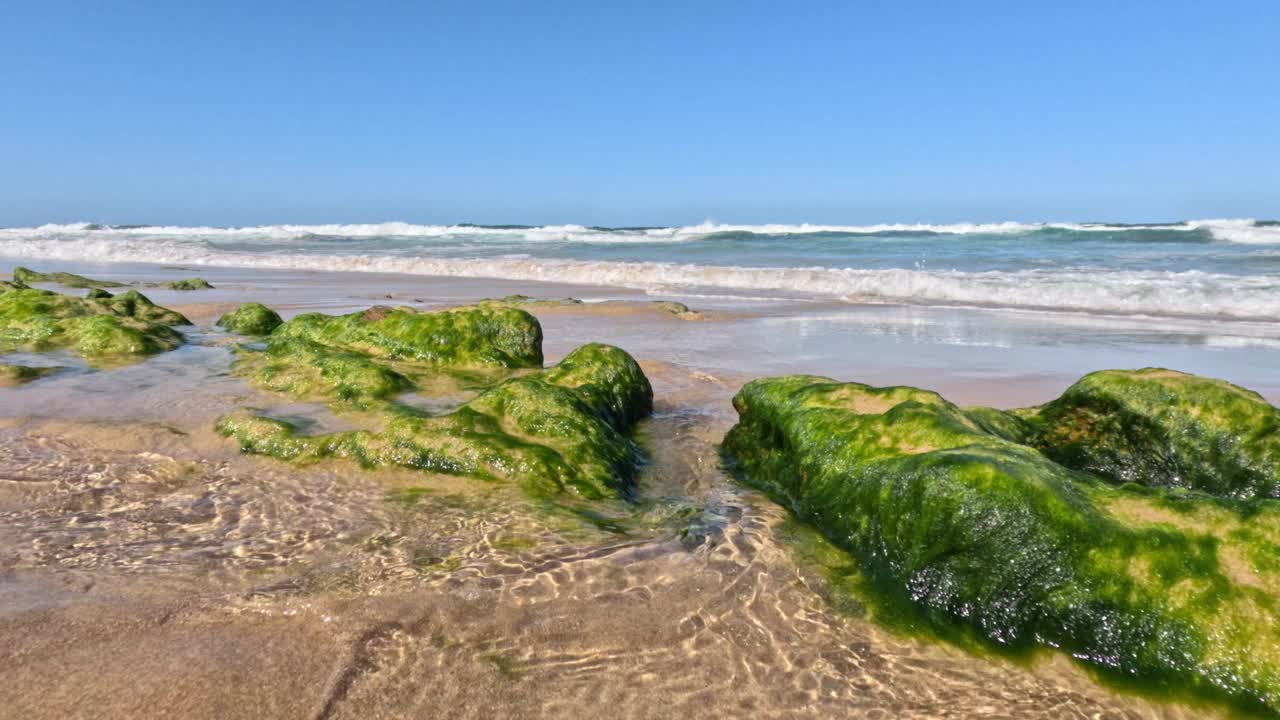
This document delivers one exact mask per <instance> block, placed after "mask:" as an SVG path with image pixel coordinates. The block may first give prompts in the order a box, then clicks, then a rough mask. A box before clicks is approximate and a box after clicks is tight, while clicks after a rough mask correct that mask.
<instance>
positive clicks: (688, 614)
mask: <svg viewBox="0 0 1280 720" xmlns="http://www.w3.org/2000/svg"><path fill="white" fill-rule="evenodd" d="M46 265H47V266H48V267H50V268H54V269H59V270H70V271H74V272H79V273H83V274H86V275H90V276H93V277H102V278H106V279H115V280H121V281H125V282H130V283H139V284H146V283H151V282H159V281H163V280H170V279H175V278H178V277H189V276H191V275H192V274H194V273H193V272H192V270H191V269H189V268H174V267H160V266H143V265H111V266H89V265H74V264H53V263H46ZM199 274H200V276H201V277H204V278H207V279H208V280H209V281H210V282H211V283H212V284H213V285H214V286H215V288H216V289H215V290H208V291H198V292H178V291H169V290H163V289H158V288H157V289H151V288H146V287H142V289H143V290H144V292H146V293H147V294H148V295H149V296H150V297H151V298H152V299H153V300H155V301H156V302H158V303H160V304H163V305H166V306H169V307H171V308H173V309H176V310H179V311H181V312H183V313H185V314H186V315H187V316H188V317H189V318H190V319H191V320H192V321H193V322H194V323H195V324H196V325H197V326H198V328H199V329H198V330H196V331H194V332H190V333H189V337H188V339H189V342H188V343H187V344H186V345H183V346H182V347H181V348H179V349H177V350H175V351H172V352H169V353H164V354H161V355H157V356H155V357H153V358H151V359H149V360H147V361H145V362H142V363H139V364H135V365H129V366H126V367H120V368H114V369H105V370H92V369H90V368H88V367H87V366H84V365H83V363H82V362H81V363H77V361H76V360H75V359H74V358H71V357H69V356H63V355H59V354H57V353H55V354H52V356H49V355H46V356H43V357H44V359H43V360H42V361H44V362H55V361H56V362H58V363H59V364H67V365H69V366H70V369H68V370H66V371H63V372H61V373H58V374H56V375H54V376H51V377H48V378H45V379H42V380H40V381H38V382H34V383H29V384H25V385H22V386H20V387H16V388H7V389H0V417H2V420H0V443H2V445H3V448H4V450H5V452H3V453H0V548H4V551H3V555H0V600H2V601H0V638H3V642H0V707H4V708H7V710H6V711H5V712H6V714H8V715H9V716H11V717H15V718H16V717H23V718H44V717H47V718H55V717H56V718H66V717H86V718H88V717H97V718H106V717H119V718H124V717H139V716H158V715H166V716H172V717H209V718H214V717H216V718H231V717H264V716H271V717H282V718H285V717H297V718H343V717H405V716H420V717H431V716H435V717H441V716H449V717H493V716H498V717H547V716H552V715H554V716H558V717H595V716H598V715H599V714H600V713H602V712H607V713H609V714H610V715H612V716H616V717H628V718H658V717H672V716H676V715H678V716H683V717H718V716H723V714H724V713H725V712H728V711H733V712H749V713H752V714H754V715H758V716H761V717H779V718H781V717H831V716H857V717H912V718H945V717H971V716H973V715H975V714H981V715H983V716H986V717H1018V718H1030V717H1043V718H1065V717H1078V718H1093V717H1109V718H1110V717H1117V718H1119V717H1127V718H1183V717H1188V718H1189V717H1206V716H1211V715H1213V714H1216V713H1217V711H1213V710H1206V709H1205V708H1194V709H1192V708H1187V707H1184V706H1180V705H1178V704H1172V703H1168V702H1154V701H1152V700H1150V699H1145V698H1143V697H1140V696H1136V695H1133V694H1128V693H1118V692H1116V691H1114V690H1112V689H1109V688H1108V687H1106V686H1104V685H1100V684H1098V683H1097V682H1095V681H1094V680H1093V679H1092V678H1091V677H1090V676H1089V674H1088V673H1087V672H1086V671H1084V670H1083V669H1081V668H1080V667H1078V666H1075V665H1073V664H1072V663H1070V662H1068V661H1066V660H1064V659H1062V658H1060V657H1053V656H1049V655H1046V656H1045V657H1042V658H1040V659H1039V660H1037V661H1035V662H1032V663H1030V664H1029V665H1028V664H1027V663H1024V662H1021V661H1019V662H1014V661H1012V660H1009V659H1003V658H1000V657H997V656H992V655H990V654H981V653H980V654H978V655H974V654H971V653H968V652H966V651H964V650H961V649H959V648H956V647H952V646H948V645H946V644H938V643H935V642H929V641H926V640H923V639H920V638H916V637H912V636H910V635H902V634H900V633H897V632H894V631H890V630H887V629H885V628H882V627H880V626H878V625H877V624H875V623H872V622H870V621H869V620H868V619H867V618H866V617H865V616H863V615H862V614H860V612H859V611H858V609H857V604H856V601H853V600H850V599H849V598H848V597H847V596H845V595H842V594H841V592H840V591H839V589H838V588H835V587H832V586H831V585H830V583H829V582H828V575H827V574H826V570H827V569H829V568H825V567H824V565H823V564H822V562H820V561H818V560H815V556H814V555H813V554H812V553H809V554H806V552H804V550H803V548H804V547H805V544H804V543H798V542H797V541H796V540H795V533H796V532H797V530H796V526H795V521H794V520H790V519H789V518H788V513H787V512H786V510H784V509H783V508H782V507H780V506H778V505H777V504H775V503H773V502H771V501H769V500H768V499H766V498H765V497H764V496H762V495H760V494H759V493H757V492H754V491H752V490H749V489H746V488H744V487H742V486H741V485H739V484H737V483H736V482H734V481H733V480H732V479H731V478H729V477H728V476H726V474H725V472H724V470H723V469H722V467H721V461H720V456H719V450H718V443H719V442H720V439H721V438H722V437H723V435H724V433H725V431H726V430H727V429H728V428H729V427H730V426H731V425H732V424H733V423H734V421H735V419H736V417H735V413H734V411H733V408H732V406H731V405H730V399H731V398H732V396H733V394H734V393H735V392H736V391H737V390H738V389H739V387H741V385H742V384H743V383H744V382H745V381H746V380H748V379H750V378H753V377H759V376H764V375H774V374H780V373H816V374H824V375H830V376H833V377H837V378H840V379H857V380H860V381H863V382H869V383H872V384H878V385H885V384H898V383H910V384H913V385H918V386H923V387H928V388H931V389H935V390H938V391H939V392H942V393H943V394H944V395H946V396H947V397H949V398H952V399H954V400H955V401H956V402H959V403H963V404H979V403H980V404H985V405H993V406H997V407H1005V408H1009V407H1019V406H1025V405H1030V404H1035V403H1040V402H1044V401H1046V400H1048V399H1050V398H1052V397H1054V396H1056V395H1057V394H1058V393H1060V392H1061V391H1062V390H1063V389H1064V388H1065V387H1066V386H1067V385H1068V384H1070V383H1071V382H1072V381H1073V380H1074V379H1075V378H1077V377H1078V376H1079V375H1081V374H1083V372H1085V371H1086V370H1091V369H1096V368H1097V367H1141V366H1147V365H1168V366H1174V367H1179V368H1181V369H1188V370H1191V371H1194V372H1200V373H1205V374H1209V375H1214V376H1218V377H1224V378H1227V379H1230V380H1232V381H1235V382H1238V383H1240V384H1243V385H1246V386H1249V387H1253V388H1256V389H1258V390H1259V391H1261V392H1263V393H1264V394H1265V395H1266V396H1267V397H1269V398H1271V399H1272V400H1273V401H1274V400H1275V399H1276V398H1277V397H1280V385H1277V384H1275V383H1276V378H1275V376H1274V373H1272V372H1271V369H1272V368H1274V367H1276V366H1277V363H1276V360H1277V359H1280V356H1278V355H1277V346H1280V343H1278V342H1277V341H1276V340H1275V339H1274V338H1272V337H1270V336H1269V335H1268V333H1269V332H1270V329H1269V328H1253V327H1249V326H1241V327H1237V328H1223V327H1220V326H1212V325H1208V324H1203V323H1200V324H1198V323H1192V322H1187V323H1184V324H1182V325H1178V324H1176V323H1175V324H1171V323H1169V322H1161V323H1158V324H1156V323H1144V322H1142V321H1141V320H1135V319H1132V318H1127V319H1126V318H1106V317H1082V316H1065V317H1057V316H1047V315H1045V314H1036V313H1011V312H998V311H992V310H982V309H958V308H918V307H916V308H907V307H896V306H889V305H863V306H857V305H847V304H846V305H832V304H830V303H826V304H824V303H815V302H801V301H777V302H761V303H757V304H754V305H752V304H746V305H744V304H743V303H741V302H735V303H732V304H729V303H722V304H719V305H717V303H716V302H715V301H714V300H706V299H704V301H703V302H702V303H701V304H695V303H694V301H693V299H691V298H687V297H669V298H661V297H653V296H647V295H643V294H639V293H634V292H615V291H612V290H604V289H602V288H599V287H594V288H593V287H583V286H563V285H549V284H539V283H529V282H516V281H486V280H474V279H456V278H454V279H449V278H431V277H420V276H419V277H414V276H396V275H371V274H366V273H349V274H342V273H303V272H283V271H273V272H265V271H249V270H234V269H212V268H201V269H199ZM517 293H519V294H523V295H527V296H531V297H535V298H549V299H563V298H570V297H572V298H577V299H580V300H582V301H583V302H582V303H574V304H564V303H548V304H542V305H540V304H536V303H535V304H530V305H528V306H527V308H528V310H529V311H530V312H532V313H533V314H534V315H535V316H536V317H537V318H538V320H539V321H540V323H541V325H542V328H543V331H544V333H545V348H546V355H547V361H548V362H554V361H555V360H557V359H558V358H560V357H562V356H563V355H564V354H565V353H566V352H568V350H569V349H571V348H572V347H575V346H577V345H579V344H581V343H583V342H587V341H603V342H608V343H612V344H614V345H617V346H619V347H622V348H624V349H626V350H627V351H628V352H630V353H632V354H633V355H634V356H635V357H636V358H637V359H638V360H639V362H640V363H641V366H642V368H643V369H644V371H645V373H646V375H648V377H649V379H650V381H651V382H652V384H653V387H654V395H655V408H654V414H653V416H652V418H650V419H648V420H645V421H643V422H642V424H641V426H640V428H639V430H638V433H639V438H640V441H641V444H642V446H643V447H644V449H645V451H646V454H647V456H648V459H647V462H646V464H645V465H644V467H643V469H642V472H641V476H640V479H639V481H638V489H637V498H636V499H635V501H634V503H632V504H630V505H629V506H627V507H621V506H619V507H615V508H614V509H613V510H612V512H613V516H612V518H613V519H612V520H609V521H607V522H600V521H599V519H596V521H593V522H587V521H584V520H582V519H580V518H579V519H574V518H569V517H565V516H560V515H555V514H550V515H548V514H547V513H545V512H539V511H537V509H536V508H531V507H530V506H529V504H528V503H527V502H521V501H520V500H519V499H518V498H516V497H514V496H513V495H512V491H511V489H510V488H505V487H502V486H500V485H494V484H486V483H476V482H475V481H472V480H467V479H462V478H452V477H449V476H444V475H435V474H430V473H422V472H414V471H409V470H387V469H383V470H377V471H363V470H360V469H358V468H357V467H355V466H353V465H352V464H350V463H344V462H339V461H333V462H326V463H321V464H318V465H313V466H309V467H303V468H299V467H294V466H291V465H289V464H287V463H282V462H280V461H276V460H272V459H268V458H255V457H249V456H244V455H241V454H240V453H239V452H238V450H237V448H236V447H235V445H234V443H232V442H230V441H228V440H225V439H223V438H221V437H219V436H217V435H216V434H215V433H214V432H213V425H214V422H215V420H216V419H217V418H218V417H219V416H220V415H223V414H225V413H226V412H228V411H230V410H231V409H233V408H234V407H235V406H237V405H245V404H248V405H252V406H254V407H259V408H266V409H267V410H268V411H270V410H272V409H273V408H274V409H275V411H276V412H278V413H279V414H280V415H282V416H285V415H287V416H290V417H295V418H297V417H304V418H306V419H307V420H308V421H309V422H311V423H314V427H316V428H319V429H340V428H342V427H344V425H343V424H344V423H348V422H351V421H350V420H349V419H346V418H342V417H338V416H335V415H334V414H333V413H332V412H330V411H328V410H326V409H325V408H324V407H323V406H321V405H308V404H307V403H299V402H297V401H296V400H293V399H290V398H287V397H283V396H279V395H273V394H271V393H264V392H263V391H262V390H259V389H256V388H254V387H252V386H251V385H249V384H247V383H246V382H245V381H244V380H243V379H242V378H240V377H237V376H236V375H234V374H232V373H230V372H229V368H230V363H231V358H232V353H231V346H232V345H233V344H234V343H233V339H232V338H230V337H228V336H227V335H226V334H225V333H223V332H221V331H219V330H218V329H216V328H214V327H212V322H213V321H214V320H215V319H216V318H217V317H218V316H219V315H220V314H221V313H223V312H225V311H226V310H227V309H229V308H231V307H233V306H235V305H236V304H237V303H239V302H242V301H245V300H249V299H253V300H260V301H263V302H265V303H267V304H269V305H271V306H272V307H274V308H276V309H277V310H279V311H280V312H281V314H282V315H284V316H285V317H286V318H288V317H290V316H292V315H295V314H297V313H300V312H304V311H305V312H312V311H320V312H326V313H338V312H349V311H352V310H357V309H363V308H367V307H370V306H373V305H390V304H394V305H401V304H403V305H408V306H411V307H415V308H423V309H426V308H436V307H441V306H447V305H457V304H462V303H467V302H473V301H477V300H481V299H484V298H495V297H498V298H500V297H504V296H508V295H513V294H517ZM659 300H672V301H680V302H685V303H686V304H688V305H689V306H690V307H691V308H692V309H693V310H695V311H697V313H698V315H697V316H696V317H693V318H692V319H691V317H690V316H685V317H682V316H680V315H679V314H676V313H673V312H671V311H669V310H667V309H664V308H663V307H660V306H658V305H656V304H655V301H659ZM673 508H684V510H682V511H681V512H682V513H684V514H682V515H681V517H685V518H687V517H694V518H696V521H695V522H693V524H692V525H690V524H689V523H687V522H685V523H684V524H683V525H678V524H672V522H671V517H672V509H673ZM690 528H692V530H690ZM831 552H837V551H834V550H832V551H831ZM823 557H828V561H827V562H829V557H831V556H823ZM1206 713H1207V714H1208V715H1206Z"/></svg>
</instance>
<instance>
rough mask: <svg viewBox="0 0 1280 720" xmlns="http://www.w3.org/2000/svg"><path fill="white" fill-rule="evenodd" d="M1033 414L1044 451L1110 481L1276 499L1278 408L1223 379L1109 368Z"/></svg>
mask: <svg viewBox="0 0 1280 720" xmlns="http://www.w3.org/2000/svg"><path fill="white" fill-rule="evenodd" d="M1030 421H1031V424H1032V425H1033V426H1034V427H1035V436H1034V438H1033V439H1032V440H1031V444H1033V445H1035V446H1036V447H1037V448H1039V449H1040V450H1041V451H1042V452H1044V454H1045V455H1048V456H1049V457H1050V458H1052V459H1054V460H1056V461H1057V462H1058V463H1060V464H1062V465H1065V466H1067V467H1071V468H1075V469H1077V470H1084V471H1087V472H1090V473H1093V474H1095V475H1098V476H1100V477H1103V478H1106V479H1108V480H1110V481H1112V482H1117V483H1124V482H1133V483H1138V484H1141V485H1150V486H1156V487H1180V488H1187V489H1192V490H1200V491H1203V492H1207V493H1210V494H1212V495H1218V496H1222V497H1232V498H1238V499H1250V498H1262V497H1270V498H1280V410H1277V409H1276V408H1275V407H1273V406H1271V405H1270V404H1269V403H1267V401H1265V400H1263V399H1262V397H1261V396H1259V395H1258V394H1256V393H1253V392H1250V391H1249V390H1245V389H1244V388H1240V387H1237V386H1235V385H1232V384H1230V383H1227V382H1224V381H1221V380H1213V379H1210V378H1202V377H1196V376H1194V375H1187V374H1184V373H1179V372H1174V371H1170V370H1163V369H1159V368H1146V369H1143V370H1105V371H1102V372H1096V373H1092V374H1090V375H1087V376H1085V377H1084V378H1082V379H1081V380H1080V381H1079V382H1077V383H1076V384H1074V385H1072V386H1071V387H1070V388H1068V389H1067V391H1066V392H1065V393H1064V394H1063V395H1062V397H1060V398H1058V399H1057V400H1054V401H1053V402H1051V403H1049V404H1047V405H1045V406H1043V407H1041V408H1039V409H1038V410H1037V412H1036V413H1035V414H1034V415H1033V416H1032V417H1031V418H1030Z"/></svg>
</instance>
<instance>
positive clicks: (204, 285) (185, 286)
mask: <svg viewBox="0 0 1280 720" xmlns="http://www.w3.org/2000/svg"><path fill="white" fill-rule="evenodd" d="M163 287H166V288H168V289H170V290H212V289H213V286H212V285H210V284H209V281H208V280H205V279H204V278H188V279H186V280H172V281H170V282H167V283H164V284H163Z"/></svg>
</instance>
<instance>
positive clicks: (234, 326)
mask: <svg viewBox="0 0 1280 720" xmlns="http://www.w3.org/2000/svg"><path fill="white" fill-rule="evenodd" d="M283 322H284V320H281V319H280V315H279V313H277V312H276V311H275V310H272V309H271V308H269V307H267V306H266V305H263V304H262V303H256V302H251V303H245V304H243V305H241V306H240V307H238V308H236V309H235V310H233V311H231V312H229V313H227V314H225V315H223V316H222V317H220V318H218V325H219V326H220V327H222V328H223V329H225V330H226V331H227V332H233V333H239V334H241V335H270V334H271V331H273V330H275V329H276V328H277V327H280V325H281V324H282V323H283Z"/></svg>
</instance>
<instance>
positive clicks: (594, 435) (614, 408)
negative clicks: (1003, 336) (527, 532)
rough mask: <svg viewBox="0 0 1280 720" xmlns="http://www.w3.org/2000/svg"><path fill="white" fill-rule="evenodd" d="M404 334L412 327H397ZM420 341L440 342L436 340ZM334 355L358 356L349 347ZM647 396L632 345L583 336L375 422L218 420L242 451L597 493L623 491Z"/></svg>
mask: <svg viewBox="0 0 1280 720" xmlns="http://www.w3.org/2000/svg"><path fill="white" fill-rule="evenodd" d="M433 315H437V316H439V315H445V316H446V317H448V318H449V319H450V320H451V322H450V323H448V324H446V325H442V326H441V327H449V328H452V329H454V330H455V331H456V330H457V325H458V323H459V322H460V317H461V316H460V315H459V314H457V313H453V314H450V313H435V314H433ZM383 319H385V318H383ZM308 322H314V323H316V324H317V325H320V327H318V328H313V329H314V330H316V331H319V332H321V333H322V334H323V327H324V325H323V324H322V323H323V322H324V321H320V320H315V321H308ZM364 322H370V321H364ZM372 322H377V321H372ZM406 322H409V319H408V318H395V319H394V324H393V327H396V328H400V323H406ZM282 327H283V326H282ZM331 332H335V333H336V334H340V335H342V336H344V337H345V336H347V333H358V332H361V330H356V329H351V328H349V327H345V326H344V325H340V326H339V327H337V328H333V329H331ZM360 336H361V337H363V334H360ZM403 336H408V337H417V333H412V332H408V331H404V335H401V334H400V333H397V337H403ZM273 341H274V338H273ZM373 347H377V348H379V349H382V348H383V347H384V346H383V345H378V344H375V345H373ZM397 347H398V346H397ZM428 347H430V348H432V352H433V353H438V352H439V345H437V344H436V343H434V342H431V343H430V344H429V345H428ZM538 353H539V354H540V353H541V348H540V347H539V348H538ZM480 357H490V356H489V355H488V354H487V353H485V354H482V355H480ZM526 357H528V356H526ZM338 362H342V363H346V362H355V363H357V364H358V363H359V361H358V360H353V359H352V358H350V357H342V358H340V359H339V360H338ZM358 375H359V377H361V378H368V379H369V380H370V385H371V387H372V390H369V391H366V390H363V389H362V390H361V392H367V393H368V394H370V395H379V394H387V393H390V392H394V391H396V390H398V389H399V388H400V387H401V381H400V380H399V379H398V378H396V377H394V376H384V377H375V375H374V374H372V373H369V374H366V373H365V372H364V371H363V370H361V371H360V372H359V373H358ZM652 403H653V391H652V389H651V387H650V386H649V381H648V379H647V378H645V376H644V373H643V372H642V371H641V370H640V367H639V365H637V364H636V362H635V360H633V359H632V358H631V356H630V355H628V354H627V353H625V352H623V351H622V350H619V349H618V348H615V347H610V346H607V345H586V346H583V347H581V348H578V349H577V350H575V351H574V352H572V353H570V354H569V355H568V356H567V357H565V359H564V360H562V361H561V362H560V363H559V364H558V365H556V366H554V367H552V368H549V369H547V370H544V371H542V372H539V373H535V374H532V375H525V376H522V377H517V378H513V379H510V380H507V381H505V382H502V383H499V384H498V385H496V386H493V387H492V388H490V389H488V390H486V391H484V392H483V393H481V394H480V395H479V396H477V397H475V398H474V399H472V400H471V401H469V402H466V403H465V404H463V405H461V406H460V407H458V408H456V409H455V410H453V411H452V412H450V413H448V414H446V415H439V416H435V417H428V416H424V415H423V414H421V413H417V412H412V411H410V409H409V408H404V407H398V406H395V405H394V404H388V405H386V406H384V409H385V410H386V413H385V414H386V418H385V420H386V422H385V423H384V427H383V429H382V430H380V431H378V432H371V431H351V432H339V433H332V434H327V435H314V436H309V435H303V434H300V433H299V429H298V428H297V427H295V426H293V425H291V424H290V423H288V422H285V421H282V420H278V419H274V418H269V417H264V416H261V415H255V414H253V413H250V412H239V413H235V414H232V415H229V416H227V417H225V418H223V419H222V420H220V421H219V422H218V425H217V429H218V431H219V432H220V433H222V434H223V435H225V436H230V437H234V438H235V439H236V440H237V441H238V442H239V444H240V448H241V449H242V450H243V451H245V452H251V453H260V454H264V455H270V456H272V457H276V458H279V459H282V460H293V461H298V462H310V461H315V460H320V459H324V458H348V459H352V460H355V461H357V462H359V463H360V464H361V465H363V466H365V467H379V466H401V467H407V468H414V469H420V470H427V471H432V472H439V473H446V474H451V475H466V476H471V477H476V478H482V479H488V480H501V481H507V482H513V483H517V484H519V485H520V486H521V487H522V488H524V489H525V490H526V491H528V492H530V493H531V494H534V495H536V496H547V495H555V494H559V493H561V492H564V491H566V490H569V491H572V492H574V493H576V494H577V495H579V496H581V497H583V498H588V499H601V498H608V497H617V496H619V495H624V494H625V493H626V492H627V491H628V488H629V487H630V485H631V483H632V481H633V479H634V477H635V473H636V468H637V465H638V463H639V459H640V458H639V451H638V449H637V447H636V445H635V444H634V443H633V442H632V441H631V440H630V439H629V438H628V437H627V435H626V432H627V430H628V429H629V427H630V425H631V424H632V423H633V422H634V421H635V420H636V419H638V418H640V417H643V416H644V415H646V414H648V413H649V412H650V411H651V408H652Z"/></svg>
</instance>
